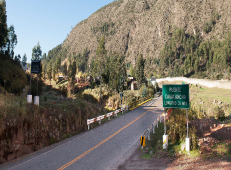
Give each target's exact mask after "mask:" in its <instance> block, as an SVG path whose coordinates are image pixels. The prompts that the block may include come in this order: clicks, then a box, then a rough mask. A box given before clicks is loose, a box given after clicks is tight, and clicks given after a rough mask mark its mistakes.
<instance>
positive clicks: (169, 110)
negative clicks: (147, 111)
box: [141, 109, 172, 148]
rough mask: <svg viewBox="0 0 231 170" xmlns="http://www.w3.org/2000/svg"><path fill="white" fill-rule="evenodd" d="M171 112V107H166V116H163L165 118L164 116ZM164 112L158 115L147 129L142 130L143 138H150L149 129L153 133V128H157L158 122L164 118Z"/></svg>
mask: <svg viewBox="0 0 231 170" xmlns="http://www.w3.org/2000/svg"><path fill="white" fill-rule="evenodd" d="M171 113H172V109H168V110H167V111H166V117H165V120H166V118H168V117H169V115H170V114H171ZM164 114H165V113H162V115H160V116H158V118H157V119H156V120H155V121H154V122H153V123H152V124H151V125H150V126H149V127H148V129H147V130H145V131H144V133H143V135H142V136H145V138H147V140H151V137H150V136H151V130H152V133H155V128H156V127H157V128H158V122H160V123H161V122H162V121H163V118H164ZM141 148H143V146H141Z"/></svg>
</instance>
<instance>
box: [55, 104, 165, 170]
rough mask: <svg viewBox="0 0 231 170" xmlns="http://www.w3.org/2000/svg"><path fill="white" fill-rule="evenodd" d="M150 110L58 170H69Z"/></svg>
mask: <svg viewBox="0 0 231 170" xmlns="http://www.w3.org/2000/svg"><path fill="white" fill-rule="evenodd" d="M161 101H162V100H160V101H159V102H157V103H156V104H155V105H154V106H156V105H157V104H159V103H160V102H161ZM150 110H152V109H149V110H148V111H146V112H145V113H143V114H142V115H140V116H139V117H137V118H136V119H135V120H133V121H132V122H130V123H129V124H127V125H126V126H124V127H122V128H121V129H120V130H118V131H117V132H115V133H114V134H112V135H111V136H109V137H108V138H106V139H104V140H103V141H101V142H100V143H98V144H97V145H95V146H94V147H92V148H91V149H89V150H88V151H86V152H84V153H83V154H82V155H80V156H78V157H76V158H75V159H73V160H72V161H70V162H68V163H67V164H65V165H63V166H62V167H61V168H59V169H58V170H63V169H65V168H67V167H68V166H70V165H71V164H73V163H74V162H76V161H77V160H79V159H80V158H82V157H84V156H85V155H87V154H88V153H90V152H91V151H93V150H94V149H96V148H98V147H99V146H100V145H102V144H103V143H105V142H107V141H108V140H109V139H111V138H112V137H114V136H115V135H117V134H118V133H120V132H121V131H122V130H124V129H125V128H127V127H128V126H130V125H131V124H133V123H134V122H135V121H137V120H138V119H140V118H141V117H142V116H144V115H145V114H146V113H147V112H149V111H150Z"/></svg>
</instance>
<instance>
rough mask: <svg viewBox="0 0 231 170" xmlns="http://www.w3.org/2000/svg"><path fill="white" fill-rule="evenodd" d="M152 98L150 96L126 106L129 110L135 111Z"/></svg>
mask: <svg viewBox="0 0 231 170" xmlns="http://www.w3.org/2000/svg"><path fill="white" fill-rule="evenodd" d="M152 99H153V98H152V97H151V96H147V97H144V98H141V99H139V100H137V101H135V102H133V103H130V104H128V107H129V110H133V109H136V108H137V107H139V106H141V105H142V104H144V103H146V102H148V101H150V100H152Z"/></svg>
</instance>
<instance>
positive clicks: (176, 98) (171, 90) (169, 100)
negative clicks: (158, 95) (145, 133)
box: [162, 83, 190, 151]
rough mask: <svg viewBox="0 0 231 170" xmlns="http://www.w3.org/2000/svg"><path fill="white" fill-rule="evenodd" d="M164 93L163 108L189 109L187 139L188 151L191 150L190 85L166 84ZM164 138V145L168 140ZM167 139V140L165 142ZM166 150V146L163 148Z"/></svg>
mask: <svg viewBox="0 0 231 170" xmlns="http://www.w3.org/2000/svg"><path fill="white" fill-rule="evenodd" d="M162 91H163V107H164V108H179V109H187V110H186V117H187V138H186V151H189V150H190V139H189V136H188V109H189V107H190V106H189V84H184V83H182V84H166V85H163V86H162ZM165 135H166V128H165ZM165 135H164V136H165ZM164 136H163V141H164V142H163V144H165V143H166V142H167V138H166V137H164ZM164 139H165V140H164ZM163 147H164V148H165V146H163Z"/></svg>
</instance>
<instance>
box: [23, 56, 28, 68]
mask: <svg viewBox="0 0 231 170" xmlns="http://www.w3.org/2000/svg"><path fill="white" fill-rule="evenodd" d="M26 62H27V57H26V53H25V54H24V55H23V57H22V66H23V67H25V66H26Z"/></svg>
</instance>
